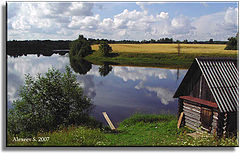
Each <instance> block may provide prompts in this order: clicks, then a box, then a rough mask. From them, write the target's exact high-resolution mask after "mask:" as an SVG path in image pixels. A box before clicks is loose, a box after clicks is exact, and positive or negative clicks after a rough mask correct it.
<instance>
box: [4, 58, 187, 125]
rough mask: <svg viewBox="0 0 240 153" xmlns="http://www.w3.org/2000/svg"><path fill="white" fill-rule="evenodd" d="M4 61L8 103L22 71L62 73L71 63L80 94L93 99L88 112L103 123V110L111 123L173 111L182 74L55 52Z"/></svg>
mask: <svg viewBox="0 0 240 153" xmlns="http://www.w3.org/2000/svg"><path fill="white" fill-rule="evenodd" d="M7 61H8V82H7V88H8V89H7V90H8V93H7V95H8V104H11V103H12V101H13V100H15V99H17V98H18V96H17V93H18V91H17V90H18V89H19V87H20V85H23V82H24V74H26V73H29V74H31V75H33V76H35V75H36V74H37V73H45V72H47V70H48V68H51V67H55V68H56V69H59V70H60V71H61V72H63V71H64V70H65V67H66V65H71V67H72V69H73V70H74V72H75V73H76V74H77V80H78V82H79V83H80V85H81V87H82V88H83V89H84V94H85V95H87V96H88V97H90V98H91V99H92V100H93V102H94V105H95V108H94V111H93V112H92V114H91V115H93V116H95V117H96V118H97V119H99V120H101V121H103V122H105V120H104V118H103V117H102V114H101V113H102V112H103V111H106V112H107V113H108V114H109V116H110V117H111V120H112V121H113V122H114V123H118V122H120V121H122V120H123V119H125V118H127V117H129V116H130V115H131V114H133V113H136V112H142V113H172V114H174V113H176V112H177V101H176V99H173V98H172V97H173V94H174V92H175V90H176V88H177V87H178V85H179V83H180V82H181V80H182V79H183V77H184V75H185V73H186V70H177V69H162V68H145V67H128V66H111V64H109V63H105V64H104V65H102V66H97V65H93V64H91V63H89V62H87V61H84V60H80V61H78V60H73V59H70V60H69V58H68V57H65V56H59V55H52V56H50V57H47V56H40V57H37V55H30V56H21V57H18V58H13V57H9V56H8V59H7ZM83 74H84V75H83ZM102 76H104V77H102Z"/></svg>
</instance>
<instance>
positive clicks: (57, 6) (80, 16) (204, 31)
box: [8, 2, 238, 40]
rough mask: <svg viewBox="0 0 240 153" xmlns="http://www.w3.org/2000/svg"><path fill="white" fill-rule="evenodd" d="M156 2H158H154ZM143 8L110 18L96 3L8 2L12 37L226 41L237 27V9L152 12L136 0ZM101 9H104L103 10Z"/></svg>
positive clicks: (234, 32)
mask: <svg viewBox="0 0 240 153" xmlns="http://www.w3.org/2000/svg"><path fill="white" fill-rule="evenodd" d="M153 3H155V2H153ZM136 4H137V5H138V6H139V7H140V8H142V9H141V10H139V11H137V10H129V9H127V8H126V9H124V10H123V11H122V12H120V13H118V14H114V15H112V16H111V17H106V18H102V17H101V16H100V15H99V14H94V13H93V5H94V4H93V3H86V2H38V3H33V2H24V3H16V2H9V5H8V15H9V16H8V38H9V39H75V38H76V37H77V35H79V34H84V35H85V37H91V38H107V39H115V40H123V39H134V40H144V39H145V40H146V39H159V38H162V37H171V38H174V39H180V40H183V39H190V40H194V39H197V40H209V39H210V38H213V39H214V40H227V38H228V37H230V36H234V35H235V34H236V32H237V29H238V20H237V19H238V9H237V8H232V7H229V8H227V9H226V10H225V11H222V12H217V13H214V14H208V15H204V16H201V17H197V18H190V17H188V16H183V15H178V16H173V14H170V13H169V12H166V11H161V10H159V13H157V14H149V12H148V11H147V10H146V7H145V6H146V5H149V4H152V3H145V2H137V3H136ZM101 11H104V10H103V9H102V10H101Z"/></svg>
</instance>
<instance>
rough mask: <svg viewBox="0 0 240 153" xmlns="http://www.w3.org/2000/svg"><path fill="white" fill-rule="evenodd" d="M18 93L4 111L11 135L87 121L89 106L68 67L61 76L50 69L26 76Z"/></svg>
mask: <svg viewBox="0 0 240 153" xmlns="http://www.w3.org/2000/svg"><path fill="white" fill-rule="evenodd" d="M19 91H20V92H19V93H20V94H19V96H20V98H19V99H18V100H16V101H14V102H13V108H12V109H10V110H9V112H8V131H9V132H10V133H12V134H17V133H25V134H29V133H30V134H36V133H37V132H46V131H53V130H56V129H58V128H59V127H61V126H63V127H66V126H68V125H80V124H84V123H87V122H88V121H87V119H88V118H89V117H88V114H89V112H90V111H91V109H92V106H93V104H92V103H91V99H89V98H88V97H86V96H84V95H83V90H82V88H81V87H80V84H79V83H78V82H77V79H76V76H75V75H74V74H73V73H72V71H71V70H70V68H69V67H66V72H64V73H61V72H60V71H59V70H56V69H54V68H52V69H49V70H48V72H47V73H45V75H40V74H38V75H37V76H36V77H32V76H30V75H26V78H25V83H24V85H23V86H22V87H21V88H20V90H19Z"/></svg>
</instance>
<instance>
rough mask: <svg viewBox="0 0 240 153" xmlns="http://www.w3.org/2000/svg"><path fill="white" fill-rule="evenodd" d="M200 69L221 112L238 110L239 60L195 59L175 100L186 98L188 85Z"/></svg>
mask: <svg viewBox="0 0 240 153" xmlns="http://www.w3.org/2000/svg"><path fill="white" fill-rule="evenodd" d="M197 69H200V70H201V73H202V74H203V76H204V78H205V79H206V82H207V84H208V86H209V88H210V91H211V93H212V95H213V97H214V99H215V101H216V103H217V105H218V107H219V109H220V111H221V112H233V111H237V110H238V103H239V102H238V100H239V97H238V88H239V87H238V81H239V80H238V78H239V74H238V73H239V72H238V68H237V59H233V58H195V60H194V62H193V64H192V65H191V67H190V68H189V70H188V72H187V74H186V75H185V77H184V79H183V81H182V82H181V84H180V86H179V87H178V89H177V91H176V93H175V95H174V98H177V97H179V96H186V93H188V92H186V90H187V89H186V84H187V83H188V81H189V79H190V78H191V76H192V75H194V72H195V71H196V70H197Z"/></svg>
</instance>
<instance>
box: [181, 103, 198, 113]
mask: <svg viewBox="0 0 240 153" xmlns="http://www.w3.org/2000/svg"><path fill="white" fill-rule="evenodd" d="M183 106H187V107H191V108H193V109H196V110H199V111H200V110H201V107H200V106H195V105H191V104H189V103H183Z"/></svg>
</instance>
